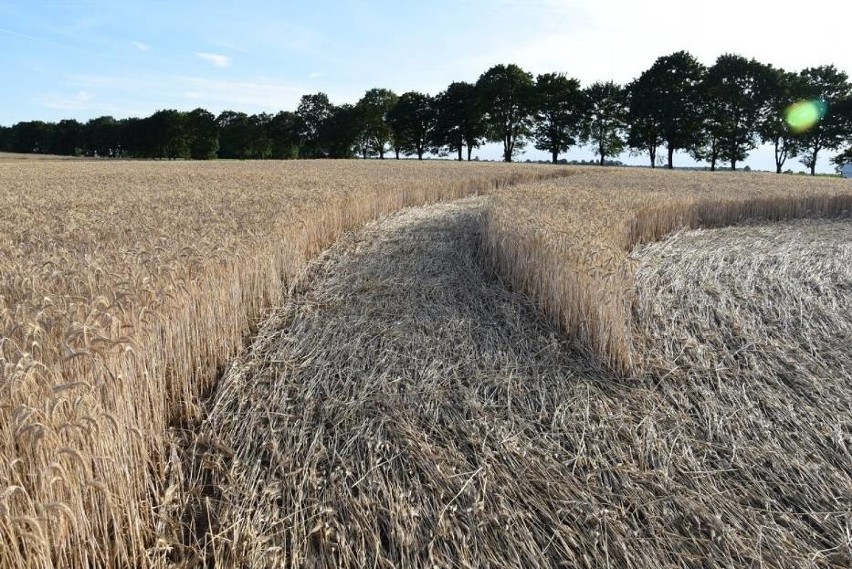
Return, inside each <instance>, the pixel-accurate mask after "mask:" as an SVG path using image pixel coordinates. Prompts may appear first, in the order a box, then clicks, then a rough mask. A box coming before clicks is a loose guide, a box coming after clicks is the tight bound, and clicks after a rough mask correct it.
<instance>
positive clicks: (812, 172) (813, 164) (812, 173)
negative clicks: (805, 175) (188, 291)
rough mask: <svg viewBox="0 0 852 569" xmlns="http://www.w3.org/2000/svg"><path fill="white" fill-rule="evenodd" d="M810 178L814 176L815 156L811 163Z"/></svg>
mask: <svg viewBox="0 0 852 569" xmlns="http://www.w3.org/2000/svg"><path fill="white" fill-rule="evenodd" d="M811 176H816V156H814V161H813V162H811Z"/></svg>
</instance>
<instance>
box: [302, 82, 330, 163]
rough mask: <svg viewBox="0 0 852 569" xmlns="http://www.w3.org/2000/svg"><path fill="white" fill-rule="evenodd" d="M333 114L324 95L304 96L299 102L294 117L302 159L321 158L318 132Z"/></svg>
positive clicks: (321, 150)
mask: <svg viewBox="0 0 852 569" xmlns="http://www.w3.org/2000/svg"><path fill="white" fill-rule="evenodd" d="M333 112H334V105H332V104H331V102H330V101H329V100H328V95H326V94H325V93H316V94H315V95H304V96H303V97H302V99H301V101H299V107H298V108H297V109H296V116H297V118H298V121H299V126H298V131H299V141H300V147H301V149H300V155H301V157H302V158H322V157H323V156H324V153H323V149H322V144H321V141H320V130H321V129H322V128H323V125H324V124H325V122H326V121H328V119H329V118H330V117H331V115H332V113H333Z"/></svg>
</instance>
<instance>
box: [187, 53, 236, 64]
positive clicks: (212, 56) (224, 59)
mask: <svg viewBox="0 0 852 569" xmlns="http://www.w3.org/2000/svg"><path fill="white" fill-rule="evenodd" d="M195 55H197V56H198V57H200V58H201V59H203V60H204V61H206V62H208V63H212V64H213V66H214V67H230V65H231V58H230V57H228V56H227V55H221V54H219V53H205V52H203V51H197V52H195Z"/></svg>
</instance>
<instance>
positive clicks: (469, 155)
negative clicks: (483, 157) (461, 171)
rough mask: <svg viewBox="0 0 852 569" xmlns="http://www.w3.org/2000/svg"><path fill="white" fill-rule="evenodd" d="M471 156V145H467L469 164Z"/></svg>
mask: <svg viewBox="0 0 852 569" xmlns="http://www.w3.org/2000/svg"><path fill="white" fill-rule="evenodd" d="M472 155H473V145H471V144H468V145H467V161H468V162H470V160H471V156H472Z"/></svg>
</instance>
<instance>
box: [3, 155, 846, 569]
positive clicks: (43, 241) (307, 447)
mask: <svg viewBox="0 0 852 569" xmlns="http://www.w3.org/2000/svg"><path fill="white" fill-rule="evenodd" d="M483 193H484V194H487V198H478V200H477V201H455V200H458V199H459V198H463V197H466V196H471V195H475V194H483ZM435 202H453V203H452V204H448V205H444V206H438V207H437V208H431V209H430V208H420V209H415V210H411V211H410V212H407V213H403V214H401V215H398V216H396V217H391V218H389V219H387V220H385V221H381V222H379V223H378V224H374V225H371V226H369V227H368V229H367V230H366V232H362V231H360V230H359V229H358V228H360V227H362V226H363V225H364V224H365V223H366V222H368V221H370V220H376V219H379V218H382V217H384V216H387V215H388V214H390V213H392V212H396V211H398V210H401V209H403V208H406V207H408V206H422V205H424V204H430V203H435ZM0 203H3V204H4V209H3V210H2V212H0V567H118V566H142V567H145V566H149V567H157V566H207V567H209V566H214V565H215V566H216V567H229V566H252V565H253V566H264V565H276V564H277V565H292V566H304V565H306V564H308V565H314V566H321V567H332V566H338V565H348V566H361V565H364V564H370V565H378V566H392V565H424V566H425V565H430V566H432V565H465V566H483V565H489V564H490V565H492V566H498V565H528V566H549V565H553V564H557V563H560V562H563V563H570V564H572V565H575V566H586V567H596V566H602V565H603V566H605V565H608V564H609V565H612V566H621V567H628V566H649V567H655V566H678V564H683V563H686V564H687V565H700V563H702V562H706V561H708V560H710V561H712V560H713V559H716V560H717V562H718V564H722V565H725V564H728V565H754V566H759V565H762V564H766V565H769V566H778V565H783V564H784V563H785V561H790V562H791V563H794V564H796V565H800V566H820V567H822V566H825V567H834V566H844V564H846V563H847V562H848V560H849V558H850V555H852V554H850V547H852V546H850V544H849V543H848V539H847V540H846V542H844V539H845V538H844V536H848V534H849V532H850V528H852V525H850V524H852V522H850V517H851V516H852V514H850V512H852V498H850V496H852V482H850V480H852V473H850V468H849V464H850V463H852V461H849V460H847V459H848V458H849V445H850V442H849V441H850V440H852V438H850V428H852V427H850V423H852V421H850V420H849V416H850V412H849V407H848V401H849V392H848V385H849V378H848V373H847V371H845V370H848V369H849V368H848V367H847V358H848V350H847V349H845V345H846V339H847V338H848V330H849V319H848V317H847V316H848V315H847V312H848V311H845V310H844V308H843V307H844V306H846V304H847V298H846V296H844V295H846V293H847V292H848V290H847V288H844V287H845V285H844V284H843V283H845V282H847V280H848V279H847V280H844V279H846V276H844V275H847V272H848V269H846V267H848V266H852V262H846V261H845V260H846V259H847V258H848V254H849V251H848V247H846V246H845V244H844V243H845V242H846V239H847V236H848V233H847V231H848V230H847V229H845V228H846V227H847V226H846V225H845V224H844V223H839V222H831V221H815V220H816V219H817V218H844V217H848V215H849V212H850V209H852V186H850V185H849V184H848V183H845V182H844V181H842V180H825V179H817V180H814V179H811V178H801V177H781V176H769V175H760V174H730V173H718V174H707V173H686V172H667V171H666V172H652V171H648V170H644V169H599V168H552V167H540V166H528V165H503V164H455V163H450V162H425V163H413V162H401V163H400V162H394V161H385V162H379V161H372V162H360V161H357V162H356V161H347V162H332V161H323V162H288V163H282V162H245V163H241V162H216V163H202V164H199V163H186V162H106V161H95V160H91V161H82V160H81V161H51V160H40V161H17V160H6V161H0ZM798 218H805V219H806V221H800V222H797V223H799V225H796V224H793V225H785V224H780V225H779V224H777V223H776V222H778V221H779V220H789V219H798ZM748 220H752V221H753V220H763V221H764V222H771V223H766V224H764V225H759V224H758V225H753V224H752V225H746V226H742V227H740V226H739V225H741V224H742V222H745V221H748ZM730 225H738V226H737V227H730V228H726V229H712V228H721V227H725V226H730ZM697 227H703V228H705V229H704V230H703V231H705V233H701V232H698V233H692V232H689V231H686V232H684V231H683V230H685V229H689V228H697ZM791 228H792V229H791ZM673 232H674V234H673V236H672V237H671V238H667V239H664V238H666V236H668V235H670V234H672V233H673ZM803 235H806V236H807V238H806V239H805V238H803V237H802V236H803ZM341 237H342V238H343V239H342V240H340V239H341ZM338 240H340V241H339V242H338ZM335 242H338V243H337V245H335V246H334V248H332V249H331V251H330V252H326V253H323V251H325V250H326V249H327V248H328V247H329V246H331V245H332V244H333V243H335ZM318 256H319V260H318V261H317V260H316V259H317V258H318ZM806 264H807V266H808V267H809V269H808V270H806V271H802V270H801V267H802V266H805V265H806ZM498 275H499V276H498ZM501 278H502V279H503V280H501ZM505 285H509V287H511V289H513V290H508V289H507V287H506V286H505ZM744 298H745V299H747V301H745V303H744V304H743V302H742V299H744ZM750 299H756V300H754V301H752V300H750ZM738 302H739V304H738ZM537 311H540V312H542V313H543V314H544V315H546V317H547V318H548V319H549V321H547V320H542V319H540V318H539V316H538V315H537ZM807 314H811V316H810V317H806V315H807ZM720 322H721V323H723V324H720ZM767 322H769V323H770V325H767ZM793 329H795V331H796V332H795V334H791V330H793ZM731 330H733V331H735V332H736V333H735V334H733V333H731ZM247 342H250V343H249V344H247ZM719 512H727V514H725V515H720V513H719ZM702 560H703V561H702ZM710 564H711V565H712V564H713V563H710Z"/></svg>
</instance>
